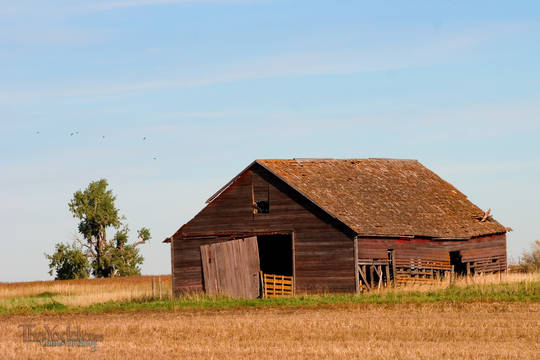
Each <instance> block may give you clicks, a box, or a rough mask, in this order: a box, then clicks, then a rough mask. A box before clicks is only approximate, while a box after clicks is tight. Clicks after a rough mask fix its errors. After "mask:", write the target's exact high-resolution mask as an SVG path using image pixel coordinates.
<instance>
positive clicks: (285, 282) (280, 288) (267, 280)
mask: <svg viewBox="0 0 540 360" xmlns="http://www.w3.org/2000/svg"><path fill="white" fill-rule="evenodd" d="M259 274H260V279H261V293H262V294H261V296H262V297H263V298H269V297H278V296H286V295H294V286H293V280H294V278H293V277H292V276H286V275H277V274H265V273H263V272H262V271H260V272H259Z"/></svg>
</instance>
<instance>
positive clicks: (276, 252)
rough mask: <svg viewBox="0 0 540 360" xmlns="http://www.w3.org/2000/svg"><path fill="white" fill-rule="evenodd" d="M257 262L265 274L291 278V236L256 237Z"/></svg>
mask: <svg viewBox="0 0 540 360" xmlns="http://www.w3.org/2000/svg"><path fill="white" fill-rule="evenodd" d="M257 244H258V246H259V261H260V264H261V271H262V272H263V273H265V274H276V275H286V276H293V249H292V235H291V234H285V235H281V234H280V235H258V236H257Z"/></svg>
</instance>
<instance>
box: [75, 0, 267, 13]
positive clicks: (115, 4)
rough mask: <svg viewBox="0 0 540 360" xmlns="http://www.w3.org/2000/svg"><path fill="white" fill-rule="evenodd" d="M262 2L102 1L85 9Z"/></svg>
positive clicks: (228, 0)
mask: <svg viewBox="0 0 540 360" xmlns="http://www.w3.org/2000/svg"><path fill="white" fill-rule="evenodd" d="M255 2H260V1H257V0H255V1H247V0H130V1H100V2H95V3H93V4H92V5H90V6H88V7H85V8H84V10H86V11H110V10H117V9H125V8H134V7H142V6H155V5H171V4H197V3H198V4H205V3H206V4H242V3H243V4H245V3H255Z"/></svg>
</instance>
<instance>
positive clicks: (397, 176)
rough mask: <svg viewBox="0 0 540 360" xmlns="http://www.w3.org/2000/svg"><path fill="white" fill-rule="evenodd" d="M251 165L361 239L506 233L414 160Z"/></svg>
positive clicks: (284, 161)
mask: <svg viewBox="0 0 540 360" xmlns="http://www.w3.org/2000/svg"><path fill="white" fill-rule="evenodd" d="M254 163H257V164H259V165H261V166H263V167H264V168H266V169H267V170H268V171H270V172H271V173H273V174H274V175H276V176H277V177H279V178H280V179H282V180H283V181H284V182H286V183H287V184H289V185H290V186H291V187H293V188H294V189H296V190H297V191H298V192H300V193H301V194H302V195H303V196H305V197H306V198H308V199H309V200H310V201H312V202H313V203H314V204H316V205H317V206H319V207H320V208H321V209H323V210H324V211H326V212H327V213H329V214H330V215H332V216H334V217H335V218H337V219H338V220H340V221H341V222H343V223H344V224H345V225H347V226H348V227H349V228H351V229H352V230H353V231H355V232H356V233H357V234H358V235H360V236H421V237H431V238H441V239H468V238H471V237H475V236H481V235H488V234H494V233H504V232H506V228H505V227H504V226H502V225H501V224H499V223H498V222H497V221H495V220H494V219H493V218H492V217H491V216H489V217H487V218H486V219H484V221H482V219H483V218H484V215H485V213H484V211H482V210H481V209H480V208H478V207H477V206H476V205H474V204H473V203H472V202H470V201H469V200H468V199H467V197H466V196H465V195H464V194H462V193H461V192H460V191H458V190H457V189H456V188H455V187H453V186H452V185H451V184H449V183H448V182H446V181H444V180H443V179H441V178H440V177H439V176H437V175H436V174H435V173H434V172H432V171H431V170H429V169H427V168H426V167H425V166H423V165H422V164H421V163H420V162H418V161H416V160H401V159H275V160H271V159H264V160H263V159H261V160H256V161H255V162H254ZM252 165H253V164H252ZM248 168H249V167H248ZM233 181H234V179H233ZM218 193H220V192H218Z"/></svg>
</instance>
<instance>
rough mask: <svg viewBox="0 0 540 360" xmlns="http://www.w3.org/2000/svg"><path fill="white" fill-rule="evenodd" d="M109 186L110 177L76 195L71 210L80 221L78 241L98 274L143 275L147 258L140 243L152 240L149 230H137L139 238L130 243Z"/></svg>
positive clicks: (94, 271)
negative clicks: (80, 237)
mask: <svg viewBox="0 0 540 360" xmlns="http://www.w3.org/2000/svg"><path fill="white" fill-rule="evenodd" d="M107 187H108V183H107V180H105V179H101V180H97V181H93V182H91V183H90V184H89V185H88V187H87V188H86V189H84V190H79V191H77V192H75V193H74V194H73V199H71V201H70V202H69V210H70V211H71V213H72V215H73V217H75V218H77V219H79V220H80V222H79V225H78V231H79V234H81V236H82V239H79V238H77V241H78V242H79V244H80V245H81V246H83V247H84V250H85V251H84V254H86V256H87V259H89V262H90V264H91V268H92V274H93V275H94V276H95V277H110V276H125V275H135V274H140V267H139V266H140V265H141V264H142V262H143V260H144V258H143V257H142V256H141V255H140V254H139V249H138V248H137V246H139V245H141V244H145V243H146V242H147V241H149V240H150V239H151V235H150V230H148V229H147V228H144V227H143V228H141V229H140V230H138V232H137V233H138V238H139V240H138V241H136V242H135V243H133V244H131V245H130V244H128V226H127V225H126V224H124V221H125V218H124V217H123V216H120V215H119V211H118V209H117V208H116V205H115V201H116V196H114V195H113V193H112V190H110V189H108V188H107ZM109 229H116V234H115V235H114V236H113V237H112V238H111V239H108V238H107V231H108V230H109ZM57 246H58V245H57Z"/></svg>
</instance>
